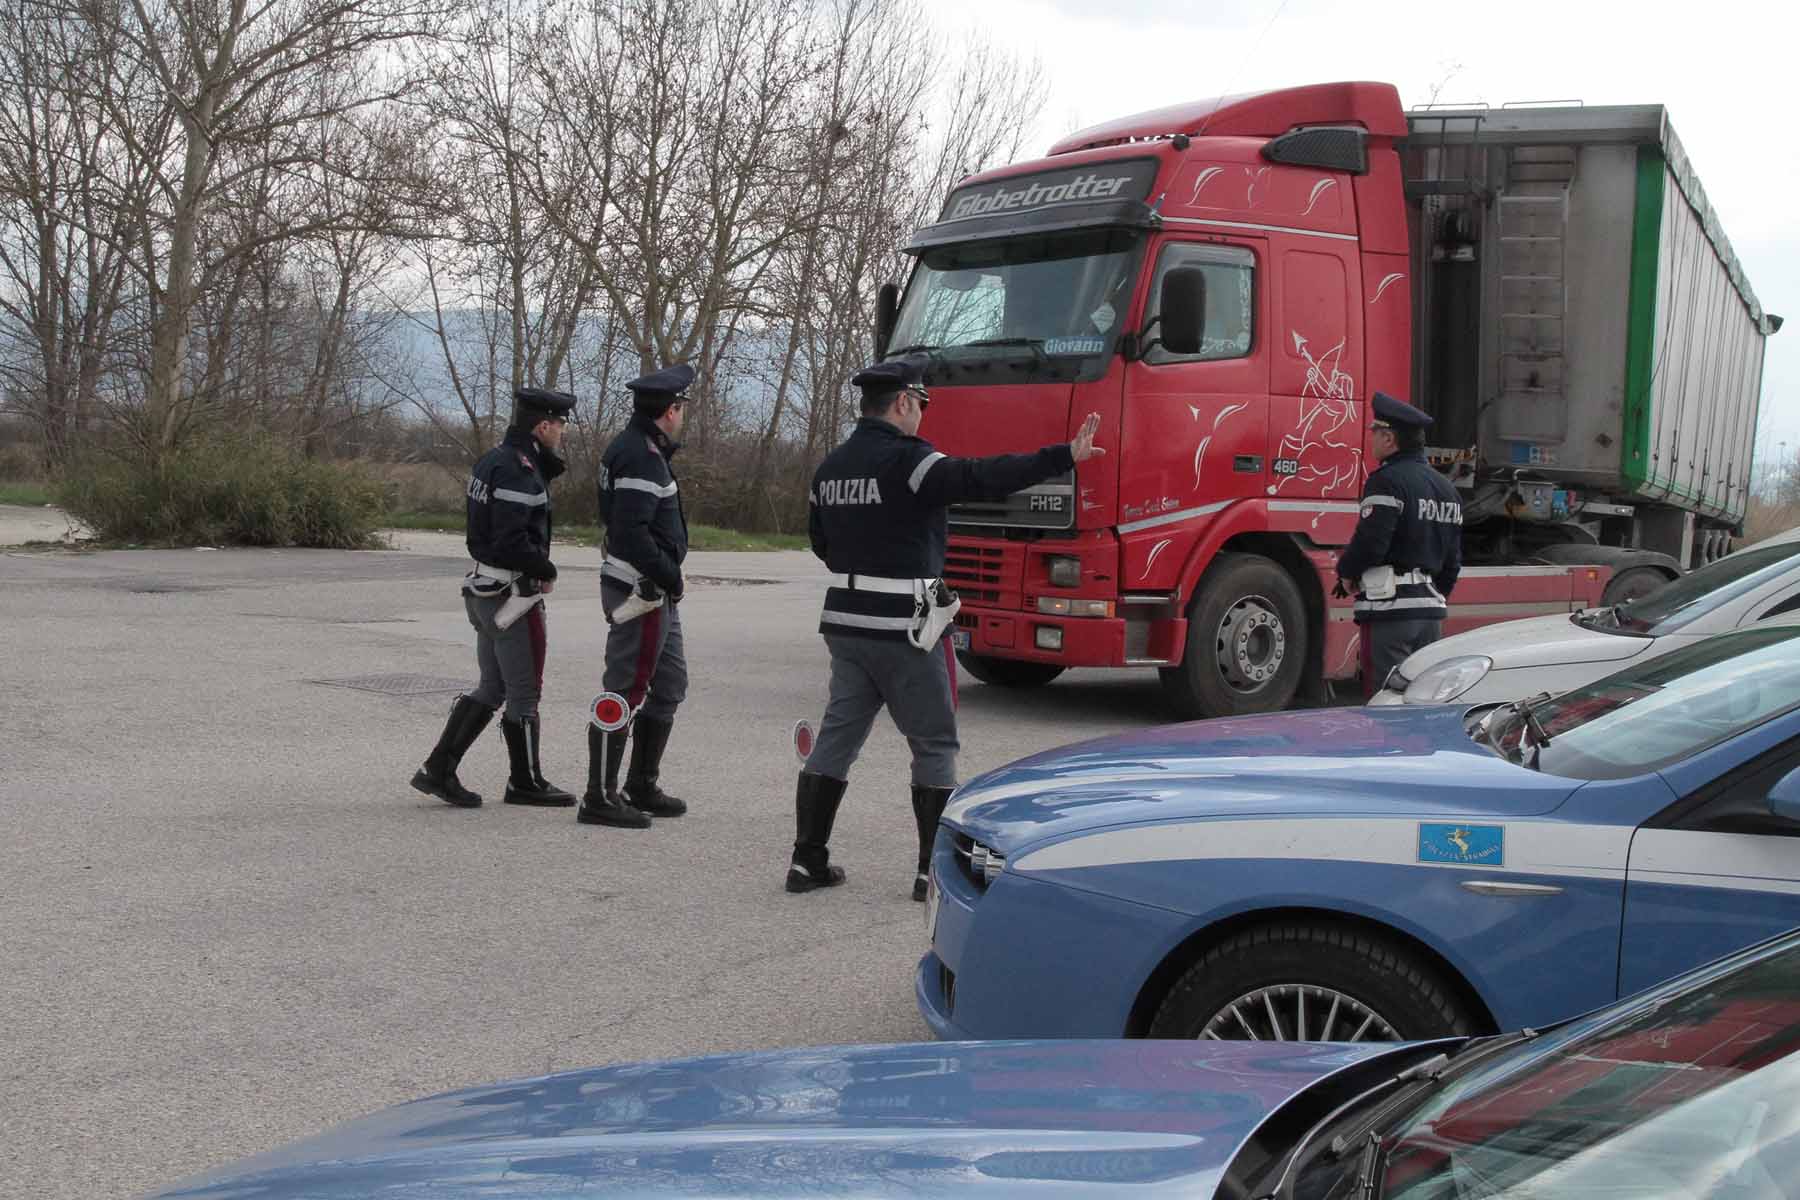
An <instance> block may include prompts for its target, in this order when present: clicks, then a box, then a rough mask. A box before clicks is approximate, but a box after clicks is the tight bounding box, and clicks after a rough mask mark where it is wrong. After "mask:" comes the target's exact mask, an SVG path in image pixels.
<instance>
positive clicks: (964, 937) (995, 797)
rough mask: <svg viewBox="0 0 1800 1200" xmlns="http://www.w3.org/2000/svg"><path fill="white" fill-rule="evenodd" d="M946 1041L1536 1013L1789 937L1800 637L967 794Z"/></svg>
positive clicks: (1578, 1006)
mask: <svg viewBox="0 0 1800 1200" xmlns="http://www.w3.org/2000/svg"><path fill="white" fill-rule="evenodd" d="M926 917H927V921H928V922H929V924H930V930H931V932H930V936H931V949H930V951H929V952H928V953H927V954H926V955H925V956H924V958H923V959H922V960H921V962H920V964H919V968H918V972H917V979H916V987H917V994H918V1002H919V1007H920V1010H921V1012H922V1013H923V1014H924V1016H925V1019H926V1021H927V1022H928V1023H929V1024H930V1026H931V1028H932V1029H933V1031H934V1032H935V1033H936V1034H937V1035H938V1036H939V1037H941V1038H947V1039H953V1038H997V1037H1097V1036H1118V1035H1121V1034H1124V1035H1147V1036H1152V1037H1183V1038H1187V1037H1198V1038H1216V1039H1227V1040H1229V1039H1258V1040H1265V1041H1267V1040H1283V1039H1289V1040H1292V1039H1298V1040H1315V1041H1330V1040H1341V1041H1367V1040H1404V1039H1414V1038H1423V1037H1434V1036H1439V1035H1451V1034H1464V1033H1478V1032H1490V1031H1495V1030H1504V1029H1518V1028H1521V1027H1526V1026H1533V1025H1541V1024H1543V1023H1545V1022H1549V1021H1553V1020H1556V1019H1558V1018H1561V1017H1566V1016H1568V1015H1570V1014H1572V1013H1577V1012H1581V1011H1584V1010H1586V1009H1590V1008H1593V1007H1595V1006H1597V1005H1601V1004H1605V1003H1607V1002H1609V1001H1611V1000H1613V999H1615V998H1616V997H1619V996H1624V995H1628V994H1630V993H1632V992H1635V991H1638V990H1639V989H1641V988H1644V987H1647V986H1649V985H1651V984H1653V983H1656V982H1657V981H1659V980H1664V979H1667V978H1669V977H1670V976H1672V975H1675V974H1677V973H1678V972H1680V971H1683V970H1685V969H1687V968H1689V967H1692V966H1694V965H1695V964H1698V963H1702V962H1705V961H1707V960H1709V959H1711V958H1714V957H1716V956H1718V955H1720V954H1724V953H1727V952H1729V951H1731V950H1734V949H1737V948H1739V947H1742V946H1745V945H1748V944H1750V943H1752V942H1754V941H1756V940H1758V939H1761V938H1765V937H1768V936H1770V935H1771V934H1774V933H1776V932H1778V931H1781V930H1785V929H1788V928H1791V927H1793V926H1796V925H1800V625H1797V624H1795V623H1794V622H1793V621H1792V620H1790V619H1788V618H1781V619H1779V620H1778V621H1777V622H1775V623H1769V624H1764V625H1762V626H1759V627H1755V628H1750V629H1745V630H1740V631H1737V632H1733V633H1728V634H1725V635H1722V636H1720V637H1717V638H1712V639H1708V640H1704V641H1700V642H1696V643H1694V644H1692V645H1689V646H1685V647H1682V648H1680V649H1678V650H1675V651H1673V652H1671V653H1669V654H1667V655H1665V656H1663V657H1659V658H1656V659H1654V660H1652V661H1647V662H1642V663H1639V664H1636V665H1634V666H1632V667H1629V668H1627V669H1625V670H1623V671H1621V672H1618V673H1616V674H1614V675H1611V676H1608V677H1606V678H1603V679H1601V680H1598V681H1596V682H1594V683H1591V684H1588V685H1587V686H1584V687H1580V688H1577V689H1575V690H1573V691H1570V692H1567V693H1564V694H1562V695H1560V696H1557V697H1555V698H1551V697H1548V696H1539V697H1535V698H1533V699H1531V700H1527V701H1521V702H1517V703H1512V704H1505V705H1486V706H1478V707H1475V708H1468V707H1466V706H1449V707H1422V708H1416V709H1415V708H1358V709H1328V710H1317V711H1312V712H1298V713H1278V714H1271V715H1268V716H1262V717H1252V718H1246V719H1231V720H1219V721H1203V722H1197V723H1193V724H1188V725H1178V726H1172V727H1168V728H1163V729H1156V730H1147V731H1143V732H1139V733H1134V734H1127V735H1123V736H1118V737H1110V738H1105V739H1102V740H1098V741H1093V742H1087V743H1084V744H1080V745H1075V746H1070V747H1066V748H1063V749H1060V750H1055V751H1052V752H1049V753H1046V754H1040V755H1037V756H1035V757H1032V758H1027V759H1023V760H1021V761H1019V762H1016V763H1014V764H1012V765H1010V766H1007V767H1004V768H1001V769H1000V770H997V771H993V772H990V773H989V774H986V775H983V776H981V777H980V778H978V779H975V780H973V781H971V782H969V783H968V784H966V785H964V787H963V788H962V789H961V790H960V791H959V792H958V793H957V794H956V795H955V796H954V797H953V798H952V800H951V802H950V806H949V808H948V809H947V811H946V812H945V814H944V820H943V823H942V825H941V826H940V829H939V834H938V841H937V845H936V848H935V850H934V853H933V864H932V884H931V889H930V892H929V894H928V896H927V905H926Z"/></svg>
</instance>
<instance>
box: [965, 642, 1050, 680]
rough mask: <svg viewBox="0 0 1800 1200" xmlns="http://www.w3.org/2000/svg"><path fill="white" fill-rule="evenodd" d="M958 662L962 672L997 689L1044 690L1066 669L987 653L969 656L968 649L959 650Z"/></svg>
mask: <svg viewBox="0 0 1800 1200" xmlns="http://www.w3.org/2000/svg"><path fill="white" fill-rule="evenodd" d="M956 661H957V662H959V663H961V664H962V669H963V670H965V671H967V672H968V673H969V674H971V675H973V676H974V677H975V678H977V679H979V680H981V682H983V683H991V684H993V685H994V686H995V687H1009V688H1034V687H1043V686H1044V685H1045V684H1046V683H1049V682H1050V681H1051V680H1052V679H1055V678H1056V677H1057V676H1058V675H1061V674H1062V673H1063V668H1062V667H1059V666H1057V665H1056V664H1055V663H1046V662H1030V661H1027V660H1025V659H1019V658H989V657H987V656H986V655H985V654H970V653H969V652H968V651H967V650H958V651H957V652H956Z"/></svg>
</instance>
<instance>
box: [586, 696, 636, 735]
mask: <svg viewBox="0 0 1800 1200" xmlns="http://www.w3.org/2000/svg"><path fill="white" fill-rule="evenodd" d="M588 720H589V721H590V722H592V723H593V726H594V728H595V729H598V730H599V731H600V732H602V733H614V732H616V731H618V730H620V729H623V728H625V726H626V725H627V724H629V723H630V721H631V705H630V704H628V703H626V701H625V697H623V696H621V695H619V693H617V692H601V693H600V694H599V695H598V696H595V697H594V702H593V703H592V704H590V705H588Z"/></svg>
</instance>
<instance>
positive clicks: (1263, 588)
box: [1161, 554, 1307, 719]
mask: <svg viewBox="0 0 1800 1200" xmlns="http://www.w3.org/2000/svg"><path fill="white" fill-rule="evenodd" d="M1306 637H1307V630H1306V605H1305V603H1304V602H1303V601H1302V600H1301V598H1300V589H1299V587H1298V586H1296V585H1295V583H1294V580H1293V577H1292V576H1290V575H1289V574H1288V573H1287V572H1286V571H1285V570H1283V569H1282V567H1281V565H1280V564H1279V563H1276V562H1272V561H1271V560H1269V559H1266V558H1264V557H1262V556H1261V555H1260V554H1221V555H1219V556H1218V557H1217V558H1215V559H1214V560H1213V562H1212V565H1211V566H1209V567H1207V568H1206V573H1205V574H1204V575H1202V576H1201V577H1200V582H1199V584H1198V585H1197V586H1196V587H1195V588H1194V599H1193V603H1191V604H1190V605H1189V606H1188V632H1187V647H1186V650H1185V651H1184V652H1183V654H1182V657H1181V665H1180V666H1175V667H1164V668H1163V669H1162V671H1161V675H1162V684H1163V690H1164V692H1165V693H1166V694H1167V695H1168V697H1169V701H1170V703H1171V704H1172V705H1173V707H1174V709H1175V712H1176V714H1177V715H1179V716H1181V717H1183V718H1186V719H1193V718H1196V717H1231V716H1239V715H1241V714H1244V713H1259V712H1274V711H1275V710H1277V709H1282V708H1286V707H1287V706H1288V704H1289V703H1291V702H1292V701H1293V699H1294V694H1295V693H1296V692H1297V691H1299V688H1300V676H1301V674H1302V673H1303V672H1304V671H1305V669H1306Z"/></svg>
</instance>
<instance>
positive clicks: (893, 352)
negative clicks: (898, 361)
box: [881, 342, 940, 359]
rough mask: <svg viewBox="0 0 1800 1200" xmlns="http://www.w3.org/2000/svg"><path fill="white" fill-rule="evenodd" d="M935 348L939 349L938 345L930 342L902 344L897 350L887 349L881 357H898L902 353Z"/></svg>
mask: <svg viewBox="0 0 1800 1200" xmlns="http://www.w3.org/2000/svg"><path fill="white" fill-rule="evenodd" d="M937 349H940V347H938V346H934V345H932V344H931V343H930V342H919V343H918V344H917V345H913V346H902V347H900V348H899V349H898V350H889V351H888V352H887V353H886V354H884V355H882V356H881V357H882V358H883V359H889V358H899V357H900V356H901V355H902V354H914V353H917V352H918V351H920V350H925V351H932V350H937Z"/></svg>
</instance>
